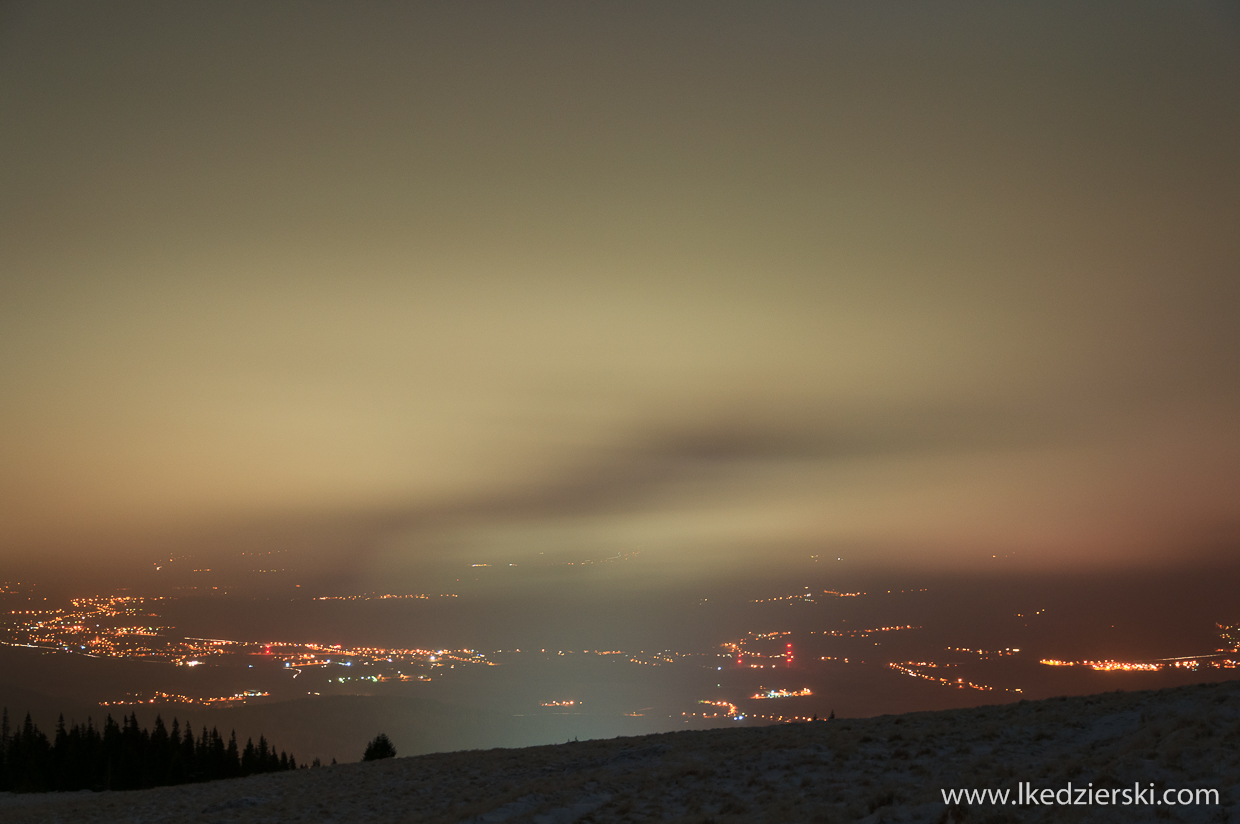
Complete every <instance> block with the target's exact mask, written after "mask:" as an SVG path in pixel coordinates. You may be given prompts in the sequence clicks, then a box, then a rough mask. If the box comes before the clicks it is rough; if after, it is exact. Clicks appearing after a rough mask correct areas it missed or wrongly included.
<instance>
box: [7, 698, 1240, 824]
mask: <svg viewBox="0 0 1240 824" xmlns="http://www.w3.org/2000/svg"><path fill="white" fill-rule="evenodd" d="M361 743H363V742H359V746H360V745H361ZM397 746H398V747H399V742H397ZM1025 782H1028V783H1029V784H1030V785H1032V787H1033V788H1034V789H1035V790H1037V791H1039V793H1038V794H1039V795H1041V791H1043V790H1050V791H1052V792H1055V791H1062V790H1064V789H1066V788H1067V787H1068V786H1069V784H1071V786H1072V787H1073V788H1078V789H1083V790H1085V794H1081V793H1078V792H1074V793H1073V795H1072V800H1074V801H1077V802H1081V801H1085V800H1087V799H1088V798H1089V796H1088V793H1090V792H1091V791H1092V792H1093V793H1094V794H1095V795H1094V799H1095V803H1093V804H1084V805H1080V806H1058V805H1048V804H1047V803H1044V802H1040V803H1038V804H1036V805H1024V806H1018V805H1016V804H1015V803H1008V804H1006V805H1002V804H1001V805H996V804H993V803H984V804H980V805H978V804H974V805H964V804H960V805H954V806H949V805H947V804H945V803H944V800H943V797H942V790H944V789H948V790H950V789H957V788H958V789H995V790H1004V789H1006V790H1009V791H1010V792H1011V793H1012V794H1013V796H1014V795H1015V793H1016V792H1017V787H1018V783H1019V784H1020V785H1024V784H1025ZM1134 785H1135V786H1134ZM1125 789H1126V790H1129V791H1132V790H1134V789H1135V790H1137V791H1138V792H1139V795H1138V796H1136V797H1135V800H1137V801H1138V802H1140V803H1139V805H1131V804H1130V805H1124V804H1122V801H1123V795H1122V792H1123V790H1125ZM1212 789H1217V790H1218V795H1217V800H1216V799H1215V797H1214V796H1212V795H1209V794H1206V795H1201V798H1202V799H1204V800H1205V801H1208V802H1210V803H1203V804H1201V805H1187V806H1185V805H1179V804H1176V805H1170V804H1169V803H1168V804H1159V803H1157V801H1159V800H1161V799H1163V798H1168V799H1170V800H1171V801H1174V800H1176V799H1181V800H1182V799H1183V798H1185V797H1186V796H1184V795H1183V794H1178V791H1181V790H1184V791H1190V792H1188V795H1193V792H1191V791H1195V790H1212ZM1100 790H1106V791H1107V792H1106V793H1101V794H1099V791H1100ZM1112 790H1116V791H1118V792H1116V793H1115V794H1114V796H1112V795H1111V792H1110V791H1112ZM1168 792H1169V793H1170V795H1167V793H1168ZM1059 794H1060V797H1061V798H1065V797H1066V796H1064V794H1063V793H1062V792H1060V793H1059ZM1100 798H1101V799H1107V800H1114V801H1119V802H1121V803H1120V805H1119V806H1113V805H1112V804H1111V803H1107V804H1106V805H1103V804H1102V803H1099V802H1098V800H1097V799H1100ZM1130 800H1131V799H1130ZM1013 801H1014V799H1013ZM0 818H3V820H4V821H6V822H13V823H14V824H24V823H25V822H31V824H33V823H34V822H39V823H40V824H42V823H43V822H65V823H66V824H68V823H69V822H75V823H76V822H120V821H141V822H146V823H147V824H155V823H156V822H170V823H171V822H222V821H237V822H260V821H261V822H292V821H332V820H334V821H348V822H380V821H382V822H387V821H427V822H466V821H472V822H514V823H515V822H537V823H538V824H567V822H575V821H581V822H599V823H600V824H601V822H621V821H654V820H660V821H669V820H670V821H686V822H703V823H704V822H718V824H722V823H723V822H750V821H771V822H799V821H806V822H831V821H858V820H861V821H870V822H880V821H891V822H898V821H910V822H947V821H969V822H973V821H978V822H991V824H1000V823H1001V822H1020V821H1031V822H1042V821H1046V822H1050V821H1090V822H1093V821H1099V822H1111V821H1114V822H1130V821H1201V822H1228V821H1232V822H1237V824H1240V681H1230V682H1226V683H1221V684H1208V685H1201V686H1195V687H1180V688H1175V689H1168V690H1160V691H1151V692H1137V693H1107V694H1103V695H1095V696H1085V697H1077V698H1058V699H1050V700H1046V701H1030V702H1021V703H1018V704H1006V705H1001V706H992V707H981V708H977V709H966V710H949V711H944V712H926V713H914V714H909V715H900V716H882V717H878V718H868V719H840V720H835V721H819V722H815V723H805V724H793V725H783V726H775V727H763V728H744V729H722V730H707V731H693V732H675V733H664V734H658V735H648V736H642V737H635V738H615V739H610V740H599V741H583V742H580V743H576V742H574V743H568V744H558V745H554V746H544V747H531V748H527V749H511V750H503V749H500V750H485V751H482V750H478V751H465V752H455V753H441V754H435V755H424V756H418V757H414V758H396V759H391V760H386V761H378V762H372V763H363V764H342V765H339V766H334V767H323V768H320V769H310V770H300V771H297V772H293V773H280V774H274V775H264V776H255V777H251V778H244V779H237V780H232V781H221V782H216V783H213V784H199V785H188V786H180V787H165V788H160V789H155V790H143V791H138V792H130V793H99V794H80V795H69V796H64V795H61V796H56V795H49V796H33V795H32V796H12V797H6V798H3V799H0Z"/></svg>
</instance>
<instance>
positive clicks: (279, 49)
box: [0, 2, 1240, 568]
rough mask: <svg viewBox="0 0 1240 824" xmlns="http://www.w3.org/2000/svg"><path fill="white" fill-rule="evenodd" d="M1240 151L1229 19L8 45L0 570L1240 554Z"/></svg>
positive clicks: (498, 10) (619, 24)
mask: <svg viewBox="0 0 1240 824" xmlns="http://www.w3.org/2000/svg"><path fill="white" fill-rule="evenodd" d="M1237 146H1240V15H1237V13H1236V11H1235V6H1233V5H1229V4H1224V3H1217V4H1211V3H1163V4H1142V3H1133V2H1122V3H1114V4H1109V5H1108V4H1104V3H1096V4H1088V6H1086V7H1082V6H1081V5H1080V4H1054V3H1037V4H1033V3H1030V4H992V3H979V4H957V3H939V4H915V5H908V4H904V5H901V4H873V3H852V4H828V3H805V4H799V3H782V4H781V3H752V4H746V5H742V4H731V3H716V2H711V3H689V2H677V3H672V4H669V3H650V4H642V3H630V2H626V3H610V4H609V3H590V4H573V3H566V4H546V3H536V4H499V5H497V4H475V3H453V4H429V3H428V4H386V3H385V4H377V3H376V4H359V3H349V4H335V5H329V4H300V3H296V4H295V3H290V4H276V3H266V4H245V3H236V4H214V3H212V4H197V5H193V4H184V3H181V4H167V3H151V4H146V5H141V4H138V5H133V4H123V3H117V4H106V5H100V4H51V3H30V4H24V3H16V4H7V5H5V6H3V7H0V557H3V558H5V559H7V563H9V564H11V565H12V564H18V563H19V562H27V561H29V560H30V559H32V558H36V557H38V558H65V559H92V558H93V559H95V560H98V559H100V558H102V557H105V556H106V555H107V554H108V553H114V552H118V551H121V550H122V549H126V548H127V549H130V550H135V551H138V550H140V551H141V552H148V551H155V549H153V548H159V551H165V550H168V551H175V550H176V549H177V548H178V547H181V546H183V545H189V544H194V545H195V546H204V545H206V544H209V543H210V542H211V541H220V542H227V541H231V540H233V538H232V537H230V538H227V539H226V538H224V537H222V536H233V537H236V536H238V535H242V534H245V533H246V531H247V530H250V531H251V533H252V535H267V534H275V533H279V534H284V535H292V534H302V535H307V534H314V535H318V536H319V537H320V539H321V540H323V541H326V542H327V543H328V544H332V545H333V546H338V547H339V548H341V549H345V550H347V551H349V552H355V551H359V550H364V551H368V552H369V553H370V554H369V555H367V556H365V557H369V558H372V559H377V558H380V557H381V558H383V559H386V560H384V561H383V562H380V561H378V560H375V561H374V563H375V564H376V565H378V566H383V565H384V564H388V565H390V564H391V563H395V564H397V565H399V564H401V563H405V562H413V561H414V560H416V559H417V558H418V557H420V555H421V554H425V553H431V552H448V553H449V554H450V555H451V557H453V558H459V559H460V560H462V561H470V562H472V561H475V560H476V561H478V562H483V561H486V560H488V559H500V558H504V557H509V556H513V557H515V555H517V554H522V553H525V554H529V553H534V552H537V551H548V550H551V551H556V552H578V553H580V554H582V555H583V556H590V555H594V554H598V553H600V552H609V553H610V552H613V551H615V550H642V551H644V552H646V553H648V554H649V555H652V556H656V557H663V558H665V559H669V560H684V561H688V560H693V561H694V562H697V561H699V560H701V559H703V558H706V559H715V560H717V561H718V563H720V564H723V565H729V564H735V563H740V562H741V561H742V560H743V559H746V558H749V559H755V560H761V559H762V558H764V557H768V553H770V552H773V551H777V550H778V551H785V550H787V551H792V552H797V553H805V554H808V553H824V554H839V555H847V556H848V558H849V559H850V560H859V561H873V562H882V563H888V562H895V563H899V564H904V565H911V566H922V565H925V566H940V567H946V566H953V565H958V564H964V565H967V566H972V565H980V564H983V563H988V562H989V561H990V560H991V556H992V555H999V556H1002V555H1005V554H1006V555H1008V556H1009V557H1012V556H1011V553H1013V552H1015V553H1017V557H1018V558H1019V559H1020V560H1021V561H1022V562H1025V563H1029V564H1031V565H1051V566H1055V565H1059V564H1065V563H1070V564H1077V565H1094V564H1110V563H1114V562H1115V561H1116V560H1117V559H1123V560H1124V561H1125V562H1135V561H1136V560H1138V559H1150V558H1153V559H1168V560H1169V559H1179V558H1183V557H1186V556H1190V555H1193V554H1196V553H1219V552H1223V553H1234V551H1235V549H1236V548H1237V546H1240V426H1237V422H1238V421H1240V415H1238V413H1240V392H1238V390H1240V361H1238V355H1240V323H1238V322H1237V318H1238V317H1240V315H1238V310H1240V159H1238V153H1237ZM264 530H268V532H265V531H264ZM270 530H274V531H275V532H274V533H273V532H269V531H270ZM212 536H215V537H212ZM324 536H326V537H324ZM272 540H283V539H275V538H273V539H272ZM287 540H292V539H287ZM195 542H197V543H195ZM333 542H335V543H333ZM376 568H378V567H376Z"/></svg>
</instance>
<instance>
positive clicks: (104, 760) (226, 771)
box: [0, 708, 317, 792]
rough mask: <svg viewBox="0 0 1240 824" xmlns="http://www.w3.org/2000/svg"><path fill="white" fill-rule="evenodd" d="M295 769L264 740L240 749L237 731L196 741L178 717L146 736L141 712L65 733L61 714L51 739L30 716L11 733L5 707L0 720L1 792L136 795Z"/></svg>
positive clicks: (292, 762)
mask: <svg viewBox="0 0 1240 824" xmlns="http://www.w3.org/2000/svg"><path fill="white" fill-rule="evenodd" d="M316 762H317V759H316ZM316 765H317V764H316ZM293 769H297V761H296V760H295V759H294V758H293V756H291V755H288V754H286V753H284V752H280V753H277V752H276V750H275V748H274V747H272V746H271V745H270V744H268V743H267V739H266V738H264V737H263V736H261V735H260V736H259V738H258V744H257V745H255V744H254V741H253V739H249V740H247V741H246V744H245V747H243V748H241V747H238V746H237V734H236V732H233V733H232V734H231V735H230V736H229V738H228V740H227V741H225V740H224V738H223V736H221V735H220V733H219V731H218V730H216V729H212V730H211V731H210V732H207V728H206V727H205V726H204V727H203V728H202V732H201V733H200V734H199V735H198V736H197V737H195V736H194V731H193V729H192V728H191V727H190V726H189V725H188V724H186V726H185V729H184V730H182V729H181V725H180V723H179V722H178V721H177V720H176V719H175V718H174V719H173V720H172V728H171V729H168V728H167V727H166V726H165V725H164V722H163V719H162V718H160V717H159V716H156V717H155V726H154V727H153V728H152V729H151V730H149V731H148V730H146V729H144V728H142V727H140V726H138V716H137V714H136V713H135V714H131V715H130V716H129V717H128V718H126V717H124V716H122V717H121V723H120V724H117V723H116V721H114V720H113V718H112V716H111V715H109V716H108V717H107V719H106V720H105V721H104V722H103V727H102V728H98V727H95V726H94V724H93V722H92V721H91V720H90V719H87V721H86V724H85V725H81V724H74V725H73V726H71V727H68V728H66V727H65V719H64V716H63V715H62V716H61V717H60V720H59V722H58V723H57V724H56V732H55V734H54V735H53V736H52V738H50V739H49V738H48V737H47V735H46V734H45V733H43V732H41V731H40V730H39V728H38V727H37V726H35V724H34V722H33V721H31V719H30V714H29V713H27V714H26V720H25V721H23V722H22V724H21V725H20V727H16V728H12V729H10V726H9V711H8V709H7V708H6V709H5V710H4V713H3V717H0V791H8V792H47V791H52V790H138V789H144V788H146V787H159V786H163V785H167V784H185V783H188V782H192V781H211V780H213V779H216V778H235V777H238V776H243V775H253V774H254V773H265V772H277V771H280V770H293Z"/></svg>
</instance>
